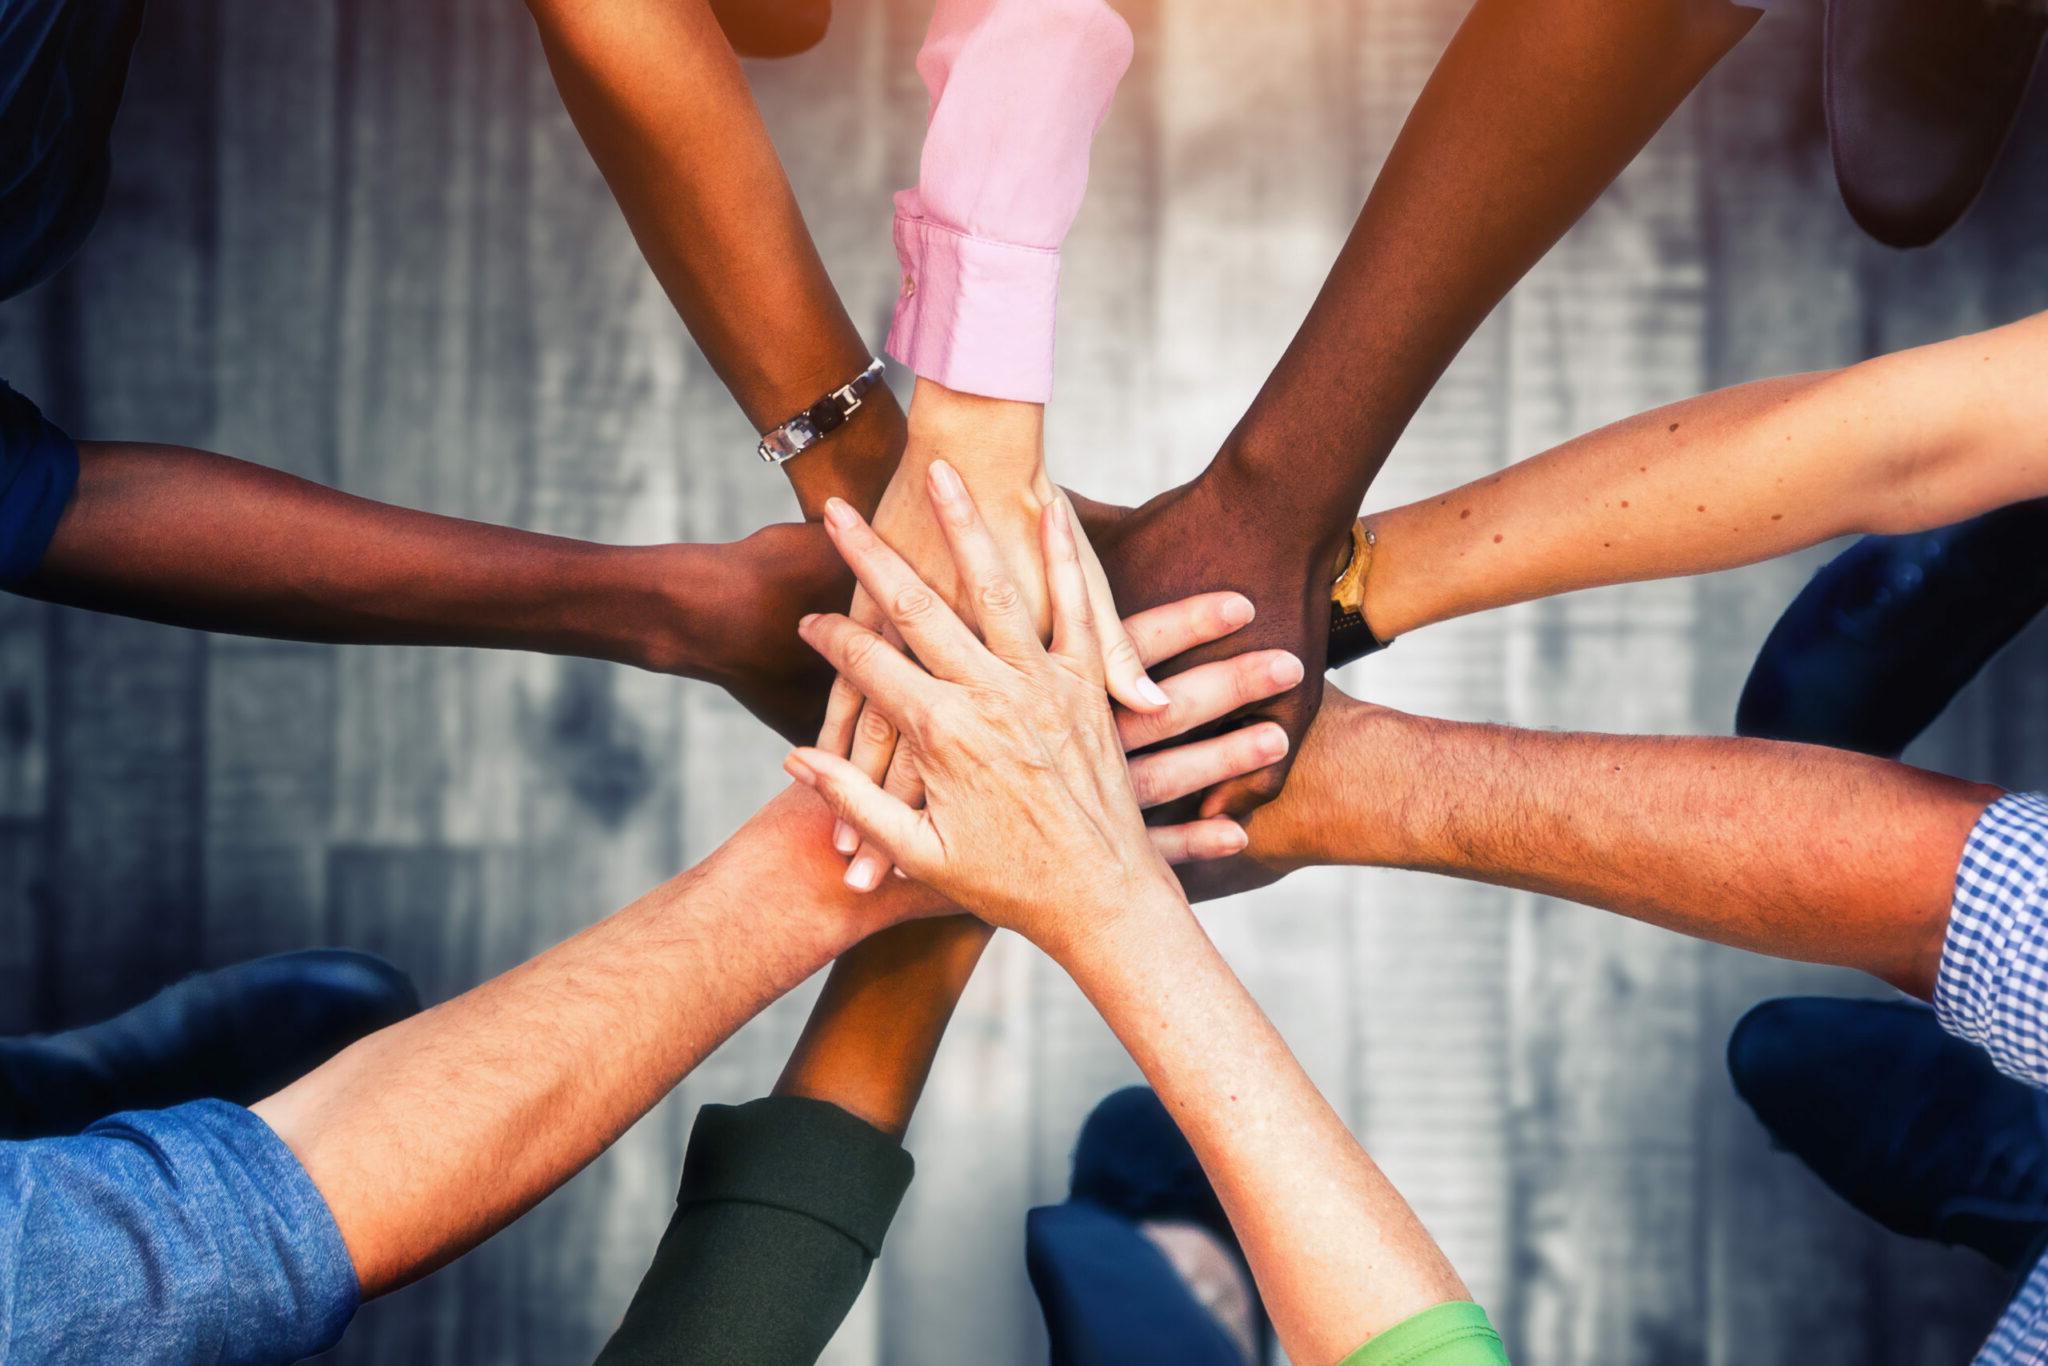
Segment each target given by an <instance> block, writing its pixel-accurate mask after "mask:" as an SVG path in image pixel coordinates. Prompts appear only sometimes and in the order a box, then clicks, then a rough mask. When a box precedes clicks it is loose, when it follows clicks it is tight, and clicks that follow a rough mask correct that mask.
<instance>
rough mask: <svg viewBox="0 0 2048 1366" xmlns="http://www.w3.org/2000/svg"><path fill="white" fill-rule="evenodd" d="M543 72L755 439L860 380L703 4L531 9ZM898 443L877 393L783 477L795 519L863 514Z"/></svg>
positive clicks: (756, 121) (635, 0) (894, 415)
mask: <svg viewBox="0 0 2048 1366" xmlns="http://www.w3.org/2000/svg"><path fill="white" fill-rule="evenodd" d="M528 8H529V9H531V10H532V12H533V16H534V20H535V22H536V23H537V24H538V26H539V28H540V36H541V45H542V47H543V49H544V50H545V51H546V54H547V59H548V65H549V67H550V68H551V69H552V70H553V72H554V75H555V83H556V85H557V86H558V87H559V88H560V90H561V93H562V102H563V103H564V104H565V105H566V106H567V107H568V110H569V114H570V117H571V118H572V119H574V121H575V123H576V127H577V129H578V131H579V132H580V133H581V134H582V136H583V140H584V142H585V143H586V145H588V146H589V148H590V152H591V155H592V157H594V158H595V159H596V161H597V164H598V168H599V169H600V170H601V171H602V172H603V173H604V177H605V180H606V182H607V183H608V184H609V185H610V186H611V189H612V194H613V197H614V198H616V199H617V200H618V203H619V207H620V209H621V210H622V211H623V212H624V214H625V217H626V222H627V224H628V226H630V227H631V228H632V230H633V236H634V238H635V239H636V240H637V241H638V242H639V244H640V250H641V252H642V253H643V254H644V255H645V256H646V258H647V262H648V264H649V265H650V266H651V267H652V268H653V270H654V273H655V276H656V277H657V278H658V279H659V280H660V281H661V284H662V288H663V289H665V290H666V291H667V293H668V296H669V298H670V300H671V301H672V302H673V303H674V304H675V307H676V311H677V312H678V313H680V314H681V315H682V319H683V323H684V325H685V326H686V327H688V328H689V330H690V335H691V336H692V337H693V338H695V340H696V342H697V345H698V346H699V347H700V348H702V350H703V352H704V355H705V357H706V358H707V359H708V360H709V361H710V362H711V366H712V368H713V369H714V370H716V371H717V372H718V376H719V378H720V379H721V380H723V381H724V382H725V385H726V387H727V388H728V389H729V390H731V391H732V395H733V398H734V399H735V400H736V401H737V402H738V403H739V405H740V407H741V409H743V410H744V411H745V412H746V414H747V417H748V419H749V420H750V421H752V422H753V424H754V426H755V428H756V429H757V430H761V431H766V430H767V429H768V428H770V427H773V426H776V425H778V424H779V423H782V422H784V421H786V420H788V419H789V418H790V417H791V416H793V415H794V414H796V413H797V412H799V411H800V410H802V409H804V408H806V407H808V406H810V404H812V403H813V402H815V401H816V400H817V399H818V398H819V397H820V396H822V395H823V394H825V393H827V392H829V391H830V390H832V389H836V388H837V387H839V386H840V385H842V384H845V383H846V382H847V381H849V380H851V379H852V378H853V377H854V376H855V375H858V374H859V373H860V372H861V371H862V370H863V369H865V368H866V366H867V364H868V362H869V360H870V359H872V355H873V353H872V352H871V350H870V349H869V347H868V345H867V343H866V342H865V341H864V340H863V339H862V337H861V334H860V330H859V329H858V328H856V327H855V326H854V324H853V320H852V319H851V318H850V317H848V316H847V313H846V308H845V306H844V305H843V304H842V303H841V302H840V299H839V295H838V293H837V292H836V291H835V290H834V289H833V287H832V281H831V279H830V277H829V276H827V275H826V273H825V266H824V262H823V261H822V260H820V259H819V256H818V251H817V247H816V245H815V244H814V243H813V242H812V240H811V235H810V230H809V229H808V228H807V227H805V225H804V221H803V215H802V213H801V212H800V211H799V209H798V208H797V203H796V197H795V195H794V194H793V193H792V192H791V190H790V187H789V180H788V177H787V176H785V175H784V173H783V169H782V163H781V161H780V160H779V159H778V158H777V156H776V154H775V147H774V144H773V143H772V142H771V141H770V140H769V137H768V130H767V127H766V126H765V125H764V124H763V123H762V121H761V115H760V111H759V110H758V109H757V108H756V107H755V104H754V100H753V96H752V94H751V92H750V91H749V90H748V88H747V82H746V77H745V75H744V73H743V72H742V71H741V70H740V65H739V61H738V59H737V58H736V57H734V55H733V52H732V48H731V47H730V45H729V44H728V43H727V42H726V40H725V37H724V35H723V34H722V33H721V32H720V31H719V28H718V23H717V21H716V19H715V18H714V17H713V16H712V14H711V12H710V9H709V8H708V7H707V6H706V5H705V4H704V3H703V0H683V2H682V3H674V2H673V0H612V2H611V3H606V4H591V3H588V0H529V4H528ZM903 439H904V422H903V412H902V409H901V408H900V407H898V406H897V403H896V400H895V398H894V397H893V396H892V395H890V394H889V393H888V391H887V390H885V389H878V390H876V391H874V392H873V393H871V394H870V395H869V397H868V399H867V401H866V402H865V403H864V404H863V406H862V409H861V411H860V412H858V413H856V414H855V415H854V416H853V418H852V420H850V421H849V422H848V423H847V425H846V426H845V427H843V428H841V429H840V430H839V431H838V432H836V433H834V434H833V435H832V436H831V437H830V438H829V439H827V440H826V441H824V442H822V443H820V444H819V445H818V446H816V447H815V448H813V449H812V450H809V451H806V452H805V453H804V454H803V456H802V457H801V458H799V459H797V460H793V461H791V462H789V463H788V464H787V465H785V466H784V467H783V468H784V471H785V473H787V474H788V475H789V478H790V481H791V482H792V483H793V484H794V485H795V486H796V490H797V495H798V498H799V499H800V500H801V502H802V503H803V507H804V512H805V515H806V516H809V517H816V516H818V515H819V512H820V510H821V509H822V508H823V506H824V503H825V499H826V498H828V497H831V496H834V495H837V496H839V497H842V498H845V499H846V500H847V501H848V502H850V503H852V504H853V505H854V506H856V507H858V508H860V509H862V511H864V512H871V511H872V510H873V508H874V506H875V501H876V499H878V498H879V497H880V496H881V492H882V489H883V487H884V486H885V485H886V484H887V483H888V479H889V473H890V470H891V469H892V468H893V467H894V465H895V462H896V457H897V455H898V454H899V453H900V452H901V450H902V446H903Z"/></svg>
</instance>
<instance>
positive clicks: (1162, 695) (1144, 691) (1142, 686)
mask: <svg viewBox="0 0 2048 1366" xmlns="http://www.w3.org/2000/svg"><path fill="white" fill-rule="evenodd" d="M1137 686H1138V696H1140V697H1142V698H1144V699H1145V700H1146V701H1147V702H1150V703H1151V704H1152V705H1153V706H1155V707H1170V706H1172V705H1173V699H1172V698H1170V697H1168V696H1167V695H1166V692H1165V690H1164V689H1162V688H1161V687H1160V686H1159V685H1158V684H1157V683H1154V682H1153V681H1152V680H1151V679H1150V678H1149V677H1147V676H1145V675H1143V674H1140V675H1139V676H1138V685H1137Z"/></svg>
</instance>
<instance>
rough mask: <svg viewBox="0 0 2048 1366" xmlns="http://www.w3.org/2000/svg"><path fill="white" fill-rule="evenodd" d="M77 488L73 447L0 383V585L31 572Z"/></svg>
mask: <svg viewBox="0 0 2048 1366" xmlns="http://www.w3.org/2000/svg"><path fill="white" fill-rule="evenodd" d="M77 488H78V447H77V446H75V445H73V444H72V441H71V438H70V437H68V436H66V435H65V434H64V433H63V432H62V431H60V430H58V428H57V427H56V425H55V424H53V423H52V422H51V421H50V420H49V419H48V418H45V417H44V416H43V414H42V410H41V409H39V408H37V407H36V405H35V404H33V403H30V402H29V401H28V400H27V399H25V398H23V397H22V396H21V395H20V394H17V393H16V392H14V390H12V389H10V388H8V387H7V384H6V383H5V382H4V381H0V588H12V587H14V586H15V585H16V584H18V583H20V582H21V581H22V580H23V579H25V578H27V577H28V576H29V575H30V574H33V573H34V572H35V568H36V566H37V565H39V564H41V563H42V562H43V554H44V552H45V551H47V550H49V548H50V538H51V537H53V536H55V535H56V534H57V519H58V518H59V517H62V516H63V515H64V507H65V505H66V504H67V503H69V502H70V501H71V495H72V493H73V492H74V491H75V490H76V489H77Z"/></svg>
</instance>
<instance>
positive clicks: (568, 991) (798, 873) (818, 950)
mask: <svg viewBox="0 0 2048 1366" xmlns="http://www.w3.org/2000/svg"><path fill="white" fill-rule="evenodd" d="M769 815H770V817H771V819H770V821H769V822H768V826H767V828H763V827H762V826H761V825H760V824H759V823H758V822H757V824H755V825H750V826H749V827H748V828H747V829H746V830H743V831H742V832H741V834H740V835H738V836H735V838H734V840H733V841H732V842H730V843H729V844H728V845H727V846H726V847H725V848H724V849H721V850H720V851H719V852H718V853H716V854H714V855H713V856H712V857H711V858H710V859H708V860H706V862H705V863H704V864H703V865H701V866H700V867H699V868H698V869H696V870H694V871H693V872H690V873H686V874H684V875H683V876H681V877H678V878H676V879H675V880H674V881H672V882H670V883H668V884H666V885H665V886H663V887H660V888H657V889H656V890H655V891H653V892H650V893H649V894H648V895H647V896H645V897H643V898H642V899H641V900H640V901H638V902H636V903H634V904H633V905H632V906H629V907H627V908H626V909H625V910H623V911H621V912H619V913H618V914H617V915H615V916H612V917H611V918H610V919H607V920H605V921H602V922H601V923H599V924H597V925H595V926H593V927H591V928H590V929H588V930H585V931H584V932H582V933H581V934H578V935H576V936H575V937H574V938H571V939H569V940H567V941H566V942H564V943H562V944H560V945H558V946H556V947H555V948H553V949H551V950H549V951H548V952H546V953H544V954H542V955H541V956H540V957H538V958H536V959H534V960H533V961H531V962H529V963H527V964H525V965H524V966H522V967H519V968H516V969H514V970H513V971H511V972H509V973H506V974H504V975H503V976H501V977H498V978H495V979H493V980H492V981H490V982H487V983H485V984H484V985H482V986H480V987H478V988H476V989H475V990H473V991H470V992H468V993H466V994H464V995H462V996H459V997H457V998H456V999H454V1000H453V1001H450V1002H448V1003H447V1004H445V1005H441V1006H437V1007H435V1008H434V1009H432V1010H430V1011H427V1012H426V1013H424V1014H422V1015H418V1016H415V1017H413V1018H412V1019H410V1020H407V1021H405V1022H403V1023H401V1024H398V1025H394V1026H392V1027H391V1028H389V1029H386V1030H383V1031H381V1032H379V1033H377V1034H374V1035H372V1036H370V1037H369V1038H367V1039H365V1040H363V1041H362V1042H360V1043H358V1044H356V1045H354V1046H352V1047H351V1048H349V1049H347V1050H346V1051H344V1052H343V1053H341V1054H340V1055H339V1056H337V1057H336V1058H335V1059H333V1060H332V1061H331V1062H329V1063H327V1064H326V1065H324V1066H322V1067H320V1068H318V1069H317V1070H315V1071H314V1072H312V1073H311V1074H309V1075H308V1076H306V1077H305V1078H303V1079H301V1080H300V1081H298V1082H295V1083H293V1084H292V1085H291V1086H289V1087H287V1088H286V1089H285V1090H283V1091H281V1092H279V1093H278V1094H277V1095H275V1096H273V1097H271V1098H270V1099H268V1100H266V1101H263V1102H262V1103H260V1104H259V1105H257V1106H256V1107H255V1109H256V1113H257V1114H259V1115H261V1116H262V1117H263V1119H264V1120H265V1121H266V1122H267V1123H269V1124H270V1126H271V1127H272V1128H273V1129H275V1130H276V1131H277V1133H278V1134H279V1136H280V1137H282V1138H283V1139H284V1140H285V1142H286V1143H287V1144H289V1145H290V1146H291V1148H292V1150H293V1152H295V1153H296V1154H297V1155H298V1157H299V1160H300V1161H301V1162H302V1163H303V1164H304V1165H305V1168H306V1170H307V1172H308V1174H310V1175H311V1177H312V1178H313V1183H314V1185H315V1186H317V1187H318V1188H319V1190H320V1193H321V1195H322V1196H323V1197H324V1198H325V1199H326V1201H327V1204H328V1207H329V1208H330V1209H331V1210H332V1212H333V1214H334V1218H335V1222H336V1224H337V1225H339V1227H340V1229H341V1234H342V1238H343V1241H344V1242H345V1243H346V1244H347V1245H348V1249H349V1253H350V1256H351V1258H352V1259H353V1260H354V1262H355V1266H356V1273H357V1276H358V1278H359V1279H360V1281H361V1283H362V1287H363V1292H364V1294H365V1295H374V1294H378V1293H381V1292H383V1291H386V1290H389V1289H392V1288H394V1287H395V1286H397V1285H400V1284H403V1283H404V1282H406V1281H408V1280H411V1279H413V1278H415V1277H417V1276H419V1275H422V1274H424V1273H425V1272H427V1271H429V1270H431V1269H433V1268H434V1267H435V1266H437V1265H439V1264H441V1263H442V1262H445V1261H447V1260H448V1259H449V1258H451V1257H454V1256H456V1255H458V1254H459V1253H460V1252H462V1251H463V1250H464V1249H465V1248H467V1247H470V1246H472V1245H474V1244H475V1243H477V1242H479V1241H480V1240H482V1239H483V1238H485V1237H488V1236H489V1235H490V1234H491V1233H492V1232H494V1231H495V1230H496V1229H498V1228H500V1227H502V1226H503V1225H505V1224H506V1223H508V1222H510V1221H511V1220H512V1219H514V1218H517V1217H518V1216H519V1214H521V1213H522V1212H524V1211H525V1210H526V1209H528V1208H530V1207H531V1206H532V1205H533V1204H535V1203H536V1202H538V1201H539V1200H540V1199H541V1198H542V1197H543V1196H545V1195H546V1194H547V1193H548V1192H550V1191H552V1190H553V1189H554V1188H555V1187H556V1186H559V1185H560V1184H561V1183H562V1182H563V1181H565V1180H567V1179H568V1178H569V1177H570V1176H571V1175H573V1174H574V1173H575V1172H577V1171H578V1170H580V1169H581V1168H582V1167H583V1166H584V1165H585V1164H586V1163H587V1162H589V1161H590V1160H591V1159H592V1158H593V1157H595V1156H596V1155H597V1154H598V1153H599V1152H601V1151H602V1150H603V1149H604V1148H605V1147H606V1146H607V1145H608V1144H610V1143H611V1142H612V1141H613V1140H614V1139H616V1138H617V1137H618V1135H619V1134H620V1133H622V1132H623V1131H624V1130H625V1129H626V1127H627V1126H628V1125H630V1124H631V1123H632V1122H633V1121H634V1120H636V1119H637V1118H639V1117H640V1116H641V1115H642V1114H644V1113H645V1112H646V1111H647V1110H648V1108H649V1107H651V1106H652V1105H653V1104H654V1103H655V1101H657V1100H659V1099H660V1098H661V1097H662V1096H663V1095H664V1094H666V1093H667V1092H668V1090H669V1089H670V1088H672V1087H673V1086H674V1085H675V1084H676V1082H677V1081H678V1080H680V1079H681V1078H682V1077H683V1076H684V1075H685V1074H686V1073H687V1072H688V1071H689V1070H690V1069H691V1068H692V1067H694V1066H695V1065H696V1064H697V1063H698V1062H699V1061H700V1060H701V1059H702V1058H704V1057H705V1056H706V1055H707V1054H709V1053H710V1052H711V1050H712V1049H714V1048H716V1047H717V1046H718V1044H719V1043H720V1042H721V1041H722V1040H723V1039H725V1038H726V1036H727V1035H729V1034H731V1033H732V1031H733V1030H735V1029H737V1028H738V1027H739V1026H740V1025H741V1024H743V1023H745V1022H746V1021H747V1020H748V1019H751V1018H752V1017H753V1016H754V1015H755V1014H757V1013H758V1012H759V1011H760V1010H761V1009H762V1008H763V1007H765V1006H766V1005H767V1004H768V1003H769V1002H771V1001H773V1000H775V999H776V998H777V997H779V996H781V995H782V994H783V993H784V992H786V991H788V990H789V989H790V988H792V987H794V986H795V985H796V984H797V983H799V982H801V981H803V980H804V979H805V978H806V977H808V976H810V974H811V973H813V972H815V971H816V970H817V969H818V968H819V967H821V966H823V965H824V964H825V963H826V962H828V961H829V960H830V959H831V958H832V957H833V956H834V955H835V954H837V953H839V952H841V951H843V950H844V949H846V948H847V947H849V946H850V945H851V944H852V943H854V942H856V941H857V940H858V938H859V937H860V934H861V932H862V929H861V927H862V926H867V927H873V926H876V925H878V924H881V923H886V920H885V919H884V914H885V913H883V912H880V911H879V910H878V909H877V908H875V907H872V906H869V905H866V904H864V903H861V902H859V901H858V900H857V899H856V898H854V896H853V895H852V894H851V893H848V892H846V891H845V890H844V889H843V888H841V887H839V885H838V882H837V879H836V876H834V875H833V870H831V869H829V868H826V867H824V866H823V864H822V861H821V860H810V862H811V863H816V864H817V865H818V866H817V867H816V868H810V869H809V870H808V871H806V868H807V867H808V865H807V864H806V862H805V855H804V851H803V849H802V847H801V845H800V844H799V841H801V840H804V839H808V840H810V841H811V843H813V844H817V845H822V844H823V842H824V832H825V826H826V824H827V822H826V820H825V815H824V811H823V808H822V807H821V806H819V805H818V804H816V803H815V802H814V801H813V800H811V799H810V798H809V797H808V796H807V795H806V796H805V797H804V798H803V799H802V800H801V802H798V801H795V800H793V799H791V798H787V797H785V798H784V799H781V801H779V802H778V804H777V807H775V808H771V810H770V813H769ZM812 873H815V874H816V875H815V876H812V875H811V874H812ZM765 887H773V888H775V889H776V894H775V898H774V900H772V901H770V902H764V901H763V897H762V891H763V888H765ZM899 894H901V895H911V893H909V892H907V891H904V892H902V893H899Z"/></svg>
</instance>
